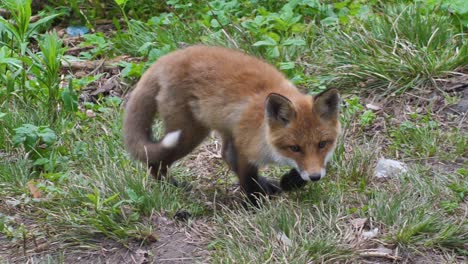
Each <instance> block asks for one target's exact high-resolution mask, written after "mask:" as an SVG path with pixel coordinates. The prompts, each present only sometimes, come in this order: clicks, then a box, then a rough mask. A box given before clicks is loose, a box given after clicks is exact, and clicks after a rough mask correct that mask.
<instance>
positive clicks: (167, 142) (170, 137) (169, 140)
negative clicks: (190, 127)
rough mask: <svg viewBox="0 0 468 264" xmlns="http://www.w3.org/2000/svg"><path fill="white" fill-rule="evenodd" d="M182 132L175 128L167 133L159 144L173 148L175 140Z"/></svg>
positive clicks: (177, 139) (176, 140) (175, 143)
mask: <svg viewBox="0 0 468 264" xmlns="http://www.w3.org/2000/svg"><path fill="white" fill-rule="evenodd" d="M181 133H182V131H181V130H176V131H173V132H169V133H167V134H166V135H165V136H164V138H163V140H162V141H161V144H162V145H163V147H165V148H173V147H175V146H176V145H177V142H179V138H180V134H181Z"/></svg>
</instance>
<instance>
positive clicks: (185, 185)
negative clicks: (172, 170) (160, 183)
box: [168, 177, 192, 192]
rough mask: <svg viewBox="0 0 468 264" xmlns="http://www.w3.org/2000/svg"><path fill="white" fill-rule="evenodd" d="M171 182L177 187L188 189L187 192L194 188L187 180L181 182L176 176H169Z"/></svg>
mask: <svg viewBox="0 0 468 264" xmlns="http://www.w3.org/2000/svg"><path fill="white" fill-rule="evenodd" d="M168 181H169V183H170V184H172V185H174V186H175V187H177V188H181V189H182V190H184V191H186V192H189V191H191V190H192V185H191V184H190V183H188V182H186V181H182V182H179V181H177V180H176V179H174V178H172V177H171V178H169V180H168Z"/></svg>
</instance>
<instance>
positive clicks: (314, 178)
mask: <svg viewBox="0 0 468 264" xmlns="http://www.w3.org/2000/svg"><path fill="white" fill-rule="evenodd" d="M320 178H322V175H321V174H320V173H315V174H312V175H309V179H310V180H311V181H318V180H320Z"/></svg>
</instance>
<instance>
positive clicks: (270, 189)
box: [258, 177, 281, 195]
mask: <svg viewBox="0 0 468 264" xmlns="http://www.w3.org/2000/svg"><path fill="white" fill-rule="evenodd" d="M258 185H259V187H260V189H261V192H262V193H264V194H266V195H277V194H280V193H281V188H280V185H279V184H278V182H276V181H272V180H268V179H266V178H263V177H258Z"/></svg>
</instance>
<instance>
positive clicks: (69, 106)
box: [60, 82, 78, 112]
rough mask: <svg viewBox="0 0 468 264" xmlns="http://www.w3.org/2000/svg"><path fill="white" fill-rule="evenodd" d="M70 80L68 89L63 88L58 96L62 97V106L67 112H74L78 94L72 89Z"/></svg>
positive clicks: (76, 106)
mask: <svg viewBox="0 0 468 264" xmlns="http://www.w3.org/2000/svg"><path fill="white" fill-rule="evenodd" d="M71 86H72V82H70V85H69V87H68V89H64V90H63V91H62V94H61V95H60V97H61V98H62V102H63V108H64V109H65V110H66V111H68V112H75V111H76V110H78V94H77V93H76V92H75V91H73V88H72V87H71Z"/></svg>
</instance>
